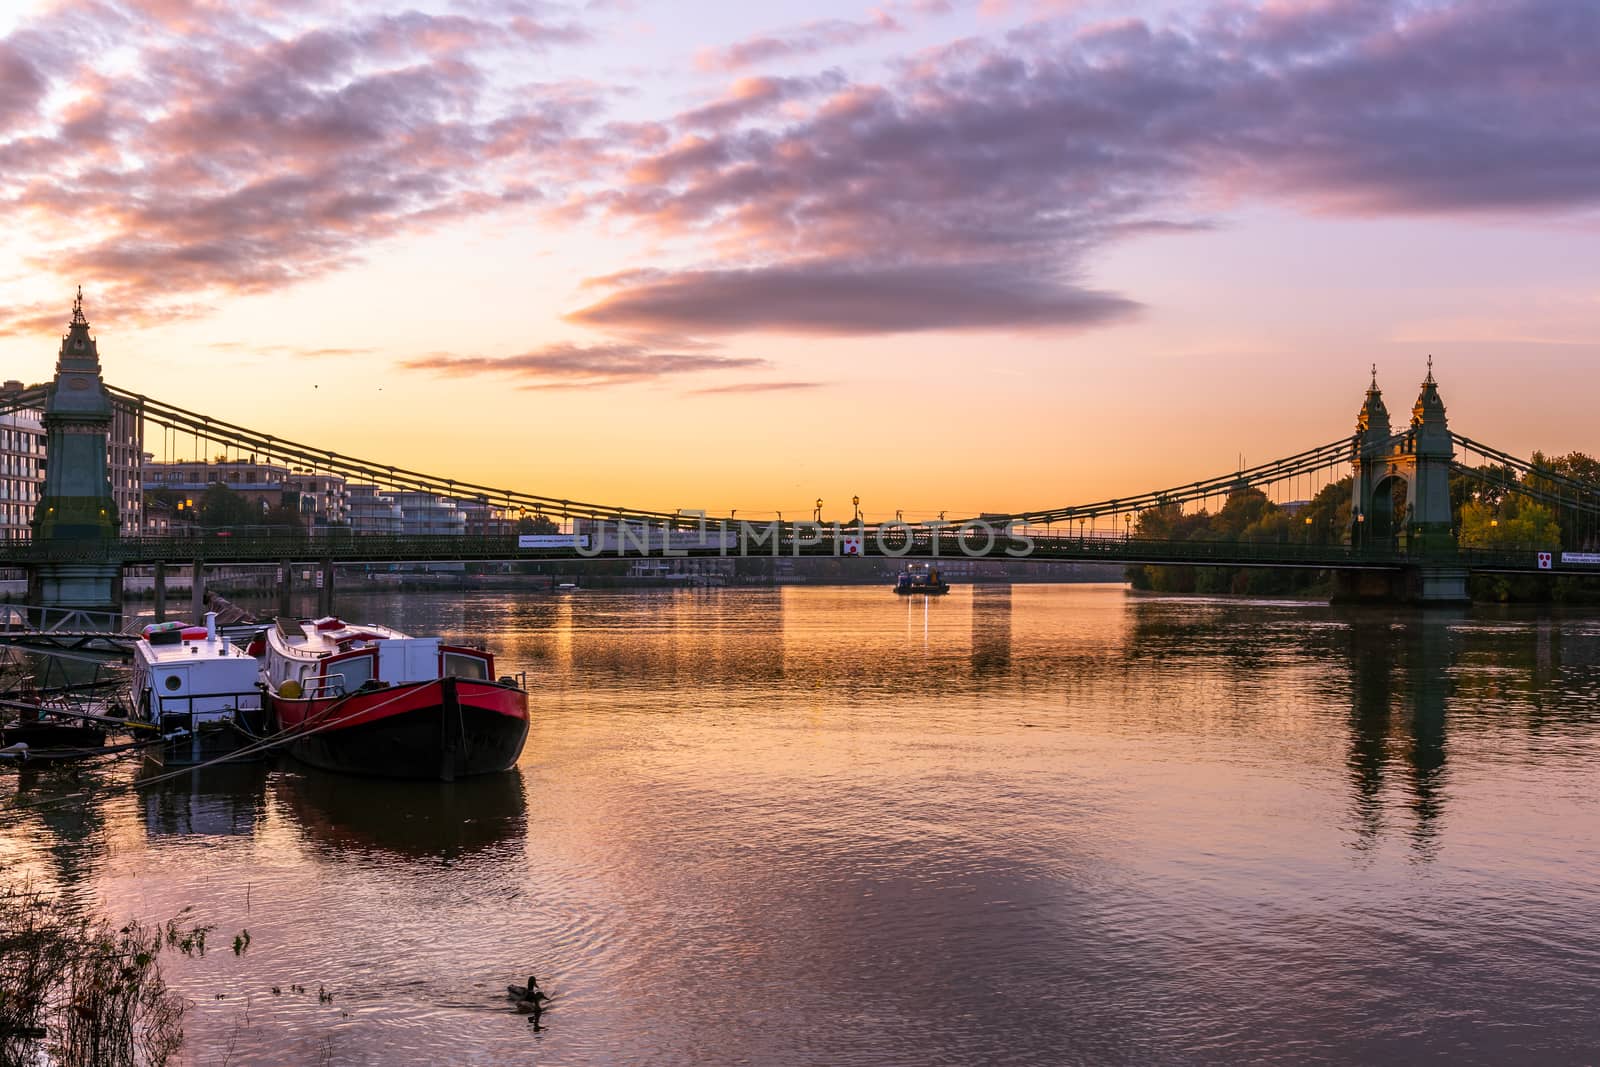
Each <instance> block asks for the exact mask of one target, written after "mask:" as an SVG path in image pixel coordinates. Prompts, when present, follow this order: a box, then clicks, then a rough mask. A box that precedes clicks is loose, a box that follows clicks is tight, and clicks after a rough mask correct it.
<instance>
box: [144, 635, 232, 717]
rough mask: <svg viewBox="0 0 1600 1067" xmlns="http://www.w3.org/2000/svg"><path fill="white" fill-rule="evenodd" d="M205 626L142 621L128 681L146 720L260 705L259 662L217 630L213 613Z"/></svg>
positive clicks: (218, 714) (219, 714)
mask: <svg viewBox="0 0 1600 1067" xmlns="http://www.w3.org/2000/svg"><path fill="white" fill-rule="evenodd" d="M206 623H207V625H205V626H184V625H182V624H181V623H162V624H157V625H154V626H146V627H145V628H144V632H143V634H142V635H141V636H140V638H139V640H138V641H137V642H135V643H134V646H133V677H132V681H131V684H130V688H131V690H132V692H131V696H132V698H133V706H134V708H135V714H137V715H138V716H139V717H140V718H142V719H144V720H146V721H148V722H160V721H161V717H162V716H163V715H174V714H181V715H188V714H193V715H194V716H195V721H196V722H200V721H206V720H216V719H221V718H224V717H229V716H231V715H232V713H233V712H234V711H236V710H241V709H242V710H248V711H258V710H260V708H261V690H260V689H259V688H257V686H256V682H257V681H258V675H259V665H258V664H257V663H256V661H255V660H254V659H253V658H251V657H250V656H248V655H246V654H245V653H244V651H243V650H241V649H239V648H235V647H234V646H233V645H231V644H229V643H228V641H227V640H226V639H225V638H223V637H222V636H221V635H220V634H218V633H217V628H216V615H215V613H209V614H207V615H206Z"/></svg>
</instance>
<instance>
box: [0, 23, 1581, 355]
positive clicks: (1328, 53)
mask: <svg viewBox="0 0 1600 1067" xmlns="http://www.w3.org/2000/svg"><path fill="white" fill-rule="evenodd" d="M932 6H934V7H937V6H939V5H938V4H937V3H936V4H934V5H932ZM1066 6H1067V7H1069V8H1070V7H1071V6H1072V5H1066ZM896 10H897V11H902V12H903V11H909V10H912V8H908V7H904V6H903V7H900V8H897V9H896ZM284 12H285V9H284V7H283V5H277V4H268V3H266V2H265V0H253V2H252V3H245V4H239V5H214V4H192V3H183V2H177V0H144V2H141V3H128V4H118V5H110V4H104V3H100V2H98V0H67V2H65V3H62V4H61V5H59V6H57V7H55V8H53V9H51V10H49V11H48V12H47V13H46V14H43V15H40V16H37V17H35V18H32V19H29V20H25V21H23V22H22V23H21V24H20V25H19V27H18V29H17V30H15V31H14V32H13V33H12V34H11V35H10V36H8V37H6V38H4V39H3V40H0V210H4V211H5V212H6V213H7V217H8V218H15V219H18V220H22V222H21V223H20V224H21V225H27V226H33V225H37V226H38V227H39V229H38V234H39V236H40V237H41V238H46V239H42V240H40V241H38V242H37V243H36V244H35V246H34V247H37V248H38V251H37V252H35V253H34V254H33V255H32V258H31V259H30V260H29V261H27V262H25V263H24V264H22V266H23V267H24V268H32V269H37V270H40V271H44V272H49V273H52V274H54V275H57V276H60V277H62V278H63V281H64V282H65V281H66V280H67V279H73V280H76V279H77V278H82V279H83V280H84V281H85V282H87V283H89V285H90V288H91V291H92V292H93V293H94V294H95V304H94V306H95V307H96V308H97V309H98V313H99V314H100V315H101V316H102V317H108V316H115V317H125V318H130V319H137V320H139V321H143V322H154V321H161V320H164V319H169V318H174V317H180V316H184V315H192V314H203V313H207V312H208V311H210V310H211V309H212V307H213V306H214V305H215V304H216V303H217V302H218V301H219V300H220V299H223V298H225V297H227V296H228V295H231V294H234V293H239V292H256V291H266V290H273V289H278V288H282V287H285V286H290V285H294V284H296V283H298V282H299V281H301V280H304V279H307V278H313V277H317V276H319V275H323V274H326V273H328V272H330V271H336V270H340V269H343V268H346V267H348V266H349V265H351V264H354V263H358V262H360V261H361V260H362V259H363V258H364V257H366V256H367V255H369V254H370V252H371V250H372V249H373V247H375V246H376V245H377V244H378V243H379V242H381V241H385V240H389V239H392V238H394V237H396V236H404V235H406V234H410V233H414V232H418V231H422V230H427V229H432V228H437V227H442V226H448V225H450V224H452V223H455V222H458V221H461V220H466V219H476V218H481V217H483V216H486V215H489V214H492V213H495V212H502V211H516V212H521V213H523V214H525V215H526V214H537V215H538V216H539V217H543V218H547V219H550V220H553V224H557V225H560V226H563V227H567V228H570V227H572V226H574V225H578V224H580V223H582V222H584V221H589V222H602V223H606V224H619V223H620V224H621V225H622V227H623V228H627V227H630V226H631V227H637V228H638V229H640V230H642V231H645V233H646V236H648V237H650V238H653V239H658V240H660V241H661V242H662V245H661V247H667V246H669V245H670V247H671V250H672V254H673V255H675V256H677V257H679V258H678V262H680V263H684V264H686V266H684V267H683V268H681V269H678V270H676V271H645V272H639V271H635V272H632V273H631V276H613V277H611V278H609V279H606V280H604V281H603V282H599V283H597V285H602V286H603V292H602V293H601V295H599V296H598V297H596V298H591V299H589V300H588V302H587V306H583V307H580V308H579V309H578V310H576V311H574V312H573V314H572V319H573V321H576V322H582V323H585V324H589V325H595V326H603V327H605V328H607V329H609V330H612V331H614V332H616V333H619V334H624V335H631V334H632V333H634V332H636V331H638V330H656V331H661V330H670V331H675V332H679V333H682V334H686V335H703V336H711V335H715V334H718V333H729V332H739V331H757V330H762V329H783V330H791V331H801V332H807V333H849V332H854V333H863V332H864V333H873V332H885V331H904V330H911V329H1012V328H1017V329H1063V328H1081V327H1084V326H1092V325H1097V324H1102V323H1108V322H1114V321H1118V320H1119V319H1120V318H1122V317H1124V316H1126V315H1128V314H1130V313H1132V312H1133V311H1134V309H1135V308H1136V304H1135V303H1134V301H1133V300H1132V299H1131V298H1129V297H1124V296H1120V295H1118V294H1114V293H1105V292H1100V291H1098V290H1096V289H1094V288H1093V286H1092V284H1091V281H1090V280H1092V278H1093V276H1094V272H1093V266H1094V257H1095V256H1096V254H1097V253H1098V252H1099V251H1100V250H1102V249H1103V248H1105V247H1106V246H1107V245H1109V244H1111V243H1114V242H1116V241H1118V240H1122V239H1124V238H1125V237H1126V236H1127V235H1128V234H1131V233H1138V232H1149V231H1152V230H1169V231H1174V232H1177V231H1181V230H1183V229H1185V228H1191V227H1195V226H1202V225H1206V224H1208V223H1209V222H1210V221H1211V220H1212V219H1213V218H1214V217H1215V216H1217V215H1218V214H1219V213H1220V212H1222V211H1224V210H1225V209H1226V208H1228V207H1230V206H1232V205H1234V204H1237V203H1248V202H1252V201H1260V200H1270V201H1275V202H1288V203H1291V204H1294V205H1296V206H1298V207H1301V208H1303V209H1306V210H1311V211H1317V212H1326V213H1338V214H1352V215H1398V214H1404V215H1419V214H1441V213H1456V214H1468V213H1479V214H1497V215H1511V214H1528V213H1544V214H1556V213H1561V212H1571V211H1575V210H1579V209H1583V208H1587V207H1592V206H1593V205H1595V204H1596V203H1600V65H1597V64H1596V63H1595V62H1594V57H1595V55H1596V54H1600V5H1597V4H1595V3H1592V2H1590V0H1457V2H1446V0H1441V2H1429V3H1422V2H1409V0H1318V2H1314V3H1296V4H1255V3H1238V2H1232V0H1222V2H1218V3H1215V4H1212V5H1211V6H1209V7H1205V8H1200V9H1197V10H1192V11H1191V13H1190V14H1188V15H1185V16H1178V17H1174V18H1171V19H1167V20H1164V21H1144V20H1139V19H1127V20H1121V21H1115V22H1109V23H1104V24H1098V25H1083V24H1081V22H1080V21H1079V19H1078V16H1076V15H1070V14H1069V15H1068V16H1066V17H1063V18H1058V19H1054V20H1039V21H1036V22H1033V23H1030V24H1029V25H1027V26H1026V27H1025V28H1023V29H1020V30H1017V31H1015V32H1014V33H1013V34H1012V35H1011V36H1009V37H1008V38H1006V39H1003V40H985V39H982V38H972V39H965V40H960V41H956V42H953V43H950V44H948V45H946V46H944V47H940V48H932V49H925V50H922V51H918V52H916V53H914V54H912V55H910V56H907V57H904V58H902V59H900V60H898V61H895V62H892V63H891V64H890V65H889V69H890V73H889V75H888V76H887V77H885V78H883V79H882V81H881V83H864V82H860V81H851V80H849V79H847V77H846V76H845V75H844V74H842V73H839V72H836V71H834V72H823V73H816V74H814V75H803V74H802V75H797V76H792V77H775V76H768V75H764V74H763V75H754V76H750V77H746V78H743V79H741V80H739V81H737V82H735V83H734V85H733V86H732V87H731V88H730V89H729V91H728V92H727V93H726V94H725V95H724V96H723V97H722V98H720V99H717V100H713V101H711V102H710V103H707V104H705V105H703V106H700V107H695V108H692V109H689V110H685V111H682V112H681V113H678V114H676V115H673V114H671V113H663V114H660V115H650V114H648V113H645V114H641V113H640V112H648V102H646V105H645V106H643V107H641V106H639V105H638V103H637V101H638V99H639V98H638V97H635V98H634V99H633V102H630V103H629V104H628V105H627V107H628V112H629V114H628V116H627V121H623V120H622V119H621V118H619V117H618V116H617V115H616V114H614V113H613V112H614V109H617V108H619V107H620V105H619V104H618V101H619V100H620V99H621V98H622V97H623V96H624V95H625V94H626V93H627V91H628V88H627V87H619V86H600V85H592V84H587V83H583V82H566V83H555V84H546V85H537V84H536V85H516V84H508V83H507V81H506V74H505V72H506V71H507V70H508V69H511V68H512V67H513V65H514V62H515V61H516V60H518V59H521V58H522V57H524V56H526V55H527V54H528V53H529V52H530V51H531V50H539V49H549V48H566V47H573V46H576V45H579V44H582V43H583V42H584V41H586V40H589V39H591V36H592V32H593V31H592V30H590V29H589V28H588V27H586V26H584V25H579V24H576V23H573V22H571V21H570V20H567V19H566V18H564V17H561V16H556V15H552V14H550V9H546V8H544V7H542V6H540V5H537V4H531V3H522V2H518V0H472V2H467V0H463V2H461V3H458V4H456V5H455V6H453V7H451V8H449V9H448V11H447V12H445V13H426V12H419V11H402V12H398V13H387V14H378V15H357V16H355V17H345V16H344V15H343V13H342V12H340V11H337V10H336V9H335V8H333V7H332V6H324V5H321V4H319V3H311V2H304V3H299V4H297V5H295V6H294V7H293V8H292V10H291V11H289V13H288V14H287V15H286V14H285V13H284ZM908 17H909V16H908ZM897 29H898V23H897V22H896V21H895V17H894V16H893V15H890V14H884V13H879V14H875V15H873V16H872V17H871V18H869V19H867V20H865V21H859V22H852V21H849V20H830V21H821V22H815V23H810V24H807V25H805V26H800V27H795V28H793V29H790V30H784V31H778V32H774V33H772V34H767V35H760V36H756V37H752V38H749V39H748V40H745V41H742V42H738V43H737V44H735V45H732V46H730V47H728V48H725V49H722V50H721V51H716V52H713V53H708V55H707V59H706V61H707V63H708V64H709V65H710V66H713V67H715V68H716V69H730V68H737V69H740V70H744V69H746V68H748V67H750V66H751V65H752V64H759V63H779V62H784V63H789V62H793V61H795V60H798V59H803V58H807V57H813V56H815V55H817V54H818V53H820V52H821V51H822V50H824V49H827V48H832V47H838V46H843V45H847V44H851V43H854V42H856V41H859V40H863V39H866V38H869V37H877V38H878V39H879V40H880V42H881V41H882V40H883V39H884V38H885V37H887V36H889V35H892V34H894V33H895V31H896V30H897ZM112 48H115V49H117V50H118V51H119V55H120V56H122V57H124V58H125V62H121V61H119V72H118V75H117V76H116V77H115V78H111V77H109V76H107V75H105V74H102V73H100V72H99V70H98V69H97V65H98V64H99V63H100V62H101V59H102V57H103V56H104V54H105V53H106V51H107V50H108V49H112ZM124 67H125V68H126V69H125V70H124V69H122V68H124ZM59 318H60V310H59V308H57V307H48V308H39V307H30V306H12V307H8V308H6V309H4V310H0V332H6V331H16V330H33V329H38V328H41V327H43V326H45V324H48V328H49V329H56V328H58V327H59V321H58V320H59ZM596 347H597V348H600V347H603V346H596ZM687 351H688V350H686V349H682V348H680V349H678V350H677V352H678V354H679V355H683V354H685V353H686V352H687ZM718 358H722V357H718Z"/></svg>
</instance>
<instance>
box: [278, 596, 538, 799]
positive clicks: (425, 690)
mask: <svg viewBox="0 0 1600 1067" xmlns="http://www.w3.org/2000/svg"><path fill="white" fill-rule="evenodd" d="M261 640H262V645H263V647H262V649H261V655H262V676H263V680H264V682H265V683H266V691H267V695H268V697H269V699H270V700H271V703H272V708H273V712H274V714H275V715H276V717H277V726H278V729H279V730H281V731H283V732H284V733H285V734H286V735H287V738H288V740H287V748H288V750H289V754H290V755H291V756H293V757H294V758H296V759H298V760H300V761H301V762H303V763H307V764H310V765H311V766H313V767H320V768H322V769H323V770H328V771H337V772H341V773H346V774H364V775H374V776H379V777H385V778H432V779H438V780H441V781H447V782H448V781H453V780H455V779H457V778H465V777H469V776H471V775H478V774H492V773H495V772H497V771H505V770H509V769H511V768H512V767H513V766H515V765H516V762H517V757H518V756H520V755H521V754H522V746H523V744H524V742H525V741H526V740H527V737H528V694H527V692H526V691H525V690H523V689H522V688H521V687H520V686H518V685H517V684H516V682H515V681H513V680H512V679H510V678H502V679H500V680H499V681H495V680H494V657H492V656H490V655H489V653H487V652H485V651H483V650H481V649H469V648H457V647H454V646H449V645H442V644H440V643H439V641H438V639H437V638H414V637H408V636H406V635H405V634H402V633H399V632H398V631H395V630H390V629H388V628H387V627H381V626H364V627H352V626H347V625H346V624H345V623H343V622H341V621H340V620H338V619H319V620H316V621H309V620H308V621H302V622H294V623H291V622H288V621H287V620H280V622H279V624H278V626H277V627H276V628H275V629H273V630H269V631H267V632H266V633H265V634H263V635H262V639H261ZM252 651H255V649H254V647H252ZM419 674H421V675H426V677H418V675H419Z"/></svg>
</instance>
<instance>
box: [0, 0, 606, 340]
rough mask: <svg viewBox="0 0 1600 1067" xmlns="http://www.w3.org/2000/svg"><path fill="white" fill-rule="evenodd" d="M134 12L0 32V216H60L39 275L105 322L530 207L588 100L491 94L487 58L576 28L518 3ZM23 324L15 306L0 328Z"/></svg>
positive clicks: (589, 109)
mask: <svg viewBox="0 0 1600 1067" xmlns="http://www.w3.org/2000/svg"><path fill="white" fill-rule="evenodd" d="M146 7H147V9H143V10H140V11H138V12H131V11H130V12H125V11H123V10H122V9H120V8H117V7H112V6H108V5H102V4H98V3H91V2H78V3H67V4H65V5H63V6H61V7H59V8H57V9H55V10H53V11H51V12H49V13H48V14H45V15H42V16H40V17H38V18H36V19H34V20H32V21H28V22H24V23H23V24H22V25H21V27H20V28H19V29H18V30H17V31H16V32H14V33H13V34H12V35H11V36H10V37H8V38H6V39H4V40H3V41H0V101H4V103H3V104H0V108H3V109H4V112H3V113H0V207H3V208H4V209H5V210H6V211H7V212H8V213H14V214H15V215H17V216H18V217H23V218H26V217H29V216H32V217H35V218H38V217H49V218H53V219H54V220H56V225H54V226H53V227H52V232H51V234H50V236H51V238H53V239H55V240H56V241H58V242H60V244H61V246H62V247H61V248H53V249H51V250H50V251H49V252H48V253H43V252H42V253H40V255H39V256H38V257H37V259H36V261H35V265H36V266H38V267H39V268H40V269H44V270H49V271H51V272H54V273H57V274H61V275H65V276H66V277H67V278H69V279H83V280H85V281H87V282H89V283H90V284H91V287H92V288H94V289H96V290H97V291H98V299H97V303H96V306H97V307H99V308H101V309H102V314H105V313H110V312H113V311H114V312H115V313H117V314H118V315H119V316H123V315H126V316H127V317H129V318H133V319H137V320H140V321H145V322H150V321H157V320H160V319H162V318H167V317H172V316H174V315H182V314H187V313H192V312H193V311H195V310H197V307H198V308H199V309H203V307H204V305H203V304H202V305H197V304H196V300H195V298H196V297H197V296H215V295H220V294H225V293H229V292H252V291H260V290H269V289H276V288H280V287H283V286H286V285H292V284H294V283H296V282H298V281H300V280H303V279H306V278H311V277H315V276H317V275H320V274H324V273H327V272H329V271H333V270H339V269H342V268H344V267H346V266H349V265H351V264H352V263H355V262H358V261H359V260H360V259H361V258H362V257H363V256H364V254H365V253H366V251H367V250H368V249H369V248H370V247H371V246H372V245H373V244H374V243H375V242H378V241H382V240H386V239H389V238H392V237H394V236H396V235H400V234H405V233H407V232H411V231H417V230H423V229H430V228H435V227H438V226H441V225H446V224H448V223H450V222H452V221H455V220H458V219H464V218H470V217H474V216H480V215H484V214H488V213H491V212H495V211H500V210H505V209H507V208H519V209H520V208H525V207H526V206H528V205H530V204H536V203H538V202H540V201H541V200H542V199H543V197H544V195H545V193H544V189H545V187H546V186H549V185H554V184H556V183H558V182H559V181H561V180H565V175H566V173H567V168H568V167H569V165H570V162H571V158H572V157H571V152H572V145H573V143H574V138H575V137H576V135H577V133H578V132H579V130H580V128H581V126H582V125H583V124H584V123H585V122H586V121H587V120H588V119H589V118H590V117H591V116H592V115H594V113H595V112H596V110H597V107H598V104H597V101H596V99H595V98H594V95H589V96H585V95H584V94H583V93H582V92H581V91H577V90H575V89H574V87H572V86H569V85H555V86H521V87H518V89H517V91H516V92H515V93H514V94H507V93H506V92H505V87H503V86H499V87H493V88H491V79H490V77H489V76H488V74H487V70H488V69H489V67H490V66H491V65H492V64H493V63H494V62H495V61H496V58H497V57H499V56H502V55H504V54H506V53H508V52H509V53H511V54H520V53H525V52H527V51H528V50H530V49H540V48H544V47H547V46H552V45H566V44H572V43H575V42H579V41H582V40H584V39H586V37H587V31H586V30H584V29H582V28H581V27H578V26H575V25H572V24H570V23H566V22H562V21H559V20H552V19H543V20H541V19H539V18H535V17H533V16H532V15H530V14H529V13H528V11H527V10H526V5H520V4H510V3H497V4H493V5H489V4H483V5H477V8H476V10H475V12H474V13H473V14H470V15H464V14H443V15H436V14H426V13H422V12H416V11H411V12H402V13H399V14H384V15H372V16H356V17H354V18H348V19H346V18H343V17H342V16H341V18H340V21H338V22H337V23H330V24H328V25H304V24H302V23H301V22H298V21H297V22H295V23H293V24H292V26H291V24H289V23H284V22H279V21H278V20H277V17H276V15H277V13H278V12H277V9H275V8H267V9H266V10H264V11H258V12H254V13H253V14H252V13H251V12H249V11H248V10H247V9H245V8H242V7H229V6H212V5H191V4H180V3H154V4H150V5H146ZM303 14H305V15H307V16H308V18H309V19H312V20H313V21H314V20H315V17H316V16H317V15H318V14H319V12H317V11H314V10H309V9H308V10H307V11H306V12H304V13H303ZM285 27H291V28H285ZM166 31H171V32H166ZM112 42H114V43H115V44H116V46H118V47H121V48H125V49H127V50H128V51H129V52H130V56H131V59H130V69H129V70H128V72H127V73H126V74H119V76H118V77H117V78H115V79H110V78H106V77H104V76H102V75H100V74H99V73H97V71H96V69H95V64H96V58H97V57H96V49H97V48H98V47H100V46H105V47H110V46H111V44H112ZM40 72H43V73H42V75H41V73H40ZM41 76H42V77H44V78H45V79H46V80H45V82H44V85H45V91H43V92H41V91H39V89H38V86H37V84H36V82H37V79H38V78H39V77H41ZM51 89H56V90H60V91H61V92H59V93H56V94H52V93H51V92H50V91H49V90H51ZM52 95H56V96H59V97H61V98H62V99H66V100H68V101H70V102H69V103H67V104H63V105H57V106H52V105H51V104H50V103H49V101H50V98H51V96H52ZM13 101H16V102H17V104H16V105H15V107H14V106H13ZM501 101H504V102H501ZM16 108H20V109H21V111H22V114H20V115H17V114H14V113H13V111H14V110H15V109H16ZM8 129H10V130H22V131H26V132H23V133H13V134H11V135H9V136H8V135H7V130H8ZM38 317H39V316H38V313H37V312H36V311H35V310H34V309H9V310H8V312H6V313H3V314H0V332H8V331H14V330H20V329H29V328H31V326H32V325H33V323H35V322H36V321H37V320H38ZM51 317H52V318H53V317H57V316H55V315H53V316H51Z"/></svg>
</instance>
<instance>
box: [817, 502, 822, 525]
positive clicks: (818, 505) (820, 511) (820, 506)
mask: <svg viewBox="0 0 1600 1067" xmlns="http://www.w3.org/2000/svg"><path fill="white" fill-rule="evenodd" d="M817 521H818V522H821V521H822V498H821V497H820V496H819V497H817Z"/></svg>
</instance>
